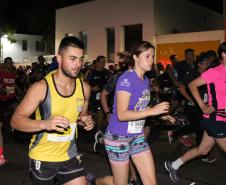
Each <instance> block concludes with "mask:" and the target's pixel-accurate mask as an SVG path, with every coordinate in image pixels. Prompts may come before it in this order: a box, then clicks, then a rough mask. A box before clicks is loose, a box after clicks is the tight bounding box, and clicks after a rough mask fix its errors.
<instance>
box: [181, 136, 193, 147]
mask: <svg viewBox="0 0 226 185" xmlns="http://www.w3.org/2000/svg"><path fill="white" fill-rule="evenodd" d="M180 142H181V143H182V144H183V145H184V146H187V147H192V141H191V139H190V138H189V137H186V138H185V137H181V138H180Z"/></svg>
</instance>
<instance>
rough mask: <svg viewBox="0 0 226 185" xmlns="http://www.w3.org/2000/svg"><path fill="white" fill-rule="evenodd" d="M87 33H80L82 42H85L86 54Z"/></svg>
mask: <svg viewBox="0 0 226 185" xmlns="http://www.w3.org/2000/svg"><path fill="white" fill-rule="evenodd" d="M87 37H88V36H87V32H84V31H81V32H79V38H80V40H81V41H82V42H83V44H84V46H85V50H84V52H85V54H86V53H87Z"/></svg>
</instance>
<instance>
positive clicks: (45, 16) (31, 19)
mask: <svg viewBox="0 0 226 185" xmlns="http://www.w3.org/2000/svg"><path fill="white" fill-rule="evenodd" d="M84 1H90V0H21V1H15V0H0V27H3V25H13V27H15V28H16V32H17V33H28V34H29V33H31V34H32V33H33V34H47V33H52V35H53V36H54V32H55V9H56V8H61V7H65V6H68V5H72V4H76V3H81V2H84ZM178 1H179V0H178ZM190 1H192V2H195V3H198V4H199V5H203V6H205V7H208V8H210V9H213V10H215V11H217V12H219V13H222V7H223V0H190Z"/></svg>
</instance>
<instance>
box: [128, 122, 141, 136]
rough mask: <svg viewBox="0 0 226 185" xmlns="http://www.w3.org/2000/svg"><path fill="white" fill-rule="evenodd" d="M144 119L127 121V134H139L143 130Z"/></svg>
mask: <svg viewBox="0 0 226 185" xmlns="http://www.w3.org/2000/svg"><path fill="white" fill-rule="evenodd" d="M144 123H145V120H139V121H129V122H128V130H127V132H128V133H129V134H139V133H141V132H142V131H143V128H144Z"/></svg>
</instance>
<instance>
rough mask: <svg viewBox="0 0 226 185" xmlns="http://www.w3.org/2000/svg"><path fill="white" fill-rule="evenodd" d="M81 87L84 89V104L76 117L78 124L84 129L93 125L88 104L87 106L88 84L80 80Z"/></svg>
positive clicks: (88, 128) (89, 90) (89, 128)
mask: <svg viewBox="0 0 226 185" xmlns="http://www.w3.org/2000/svg"><path fill="white" fill-rule="evenodd" d="M82 85H83V89H84V96H85V100H84V104H83V107H82V111H81V113H80V114H79V117H78V122H77V123H78V125H80V126H84V129H86V130H91V129H93V127H94V122H93V119H92V116H91V115H89V114H88V106H89V98H90V93H91V89H90V85H89V84H88V83H86V82H84V81H82Z"/></svg>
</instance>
